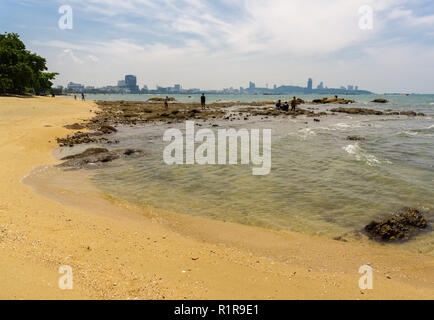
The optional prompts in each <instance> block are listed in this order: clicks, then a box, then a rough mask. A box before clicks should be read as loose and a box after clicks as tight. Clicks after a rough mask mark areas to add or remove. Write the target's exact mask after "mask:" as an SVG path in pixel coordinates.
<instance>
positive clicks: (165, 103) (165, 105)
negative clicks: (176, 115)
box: [164, 97, 169, 109]
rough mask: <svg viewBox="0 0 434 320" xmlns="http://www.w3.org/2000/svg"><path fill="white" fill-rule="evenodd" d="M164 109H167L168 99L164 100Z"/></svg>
mask: <svg viewBox="0 0 434 320" xmlns="http://www.w3.org/2000/svg"><path fill="white" fill-rule="evenodd" d="M164 108H166V109H169V97H166V98H165V99H164Z"/></svg>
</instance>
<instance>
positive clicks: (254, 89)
mask: <svg viewBox="0 0 434 320" xmlns="http://www.w3.org/2000/svg"><path fill="white" fill-rule="evenodd" d="M313 84H314V80H313V79H312V78H309V79H308V81H307V86H306V87H303V86H294V85H288V84H284V85H280V86H278V85H277V84H274V85H273V88H269V85H268V84H267V85H266V86H265V87H260V86H257V85H256V83H255V82H254V81H249V84H248V87H246V88H244V87H240V88H239V89H237V88H234V87H233V86H232V87H228V88H214V89H204V90H202V89H200V88H184V87H183V86H182V85H181V84H179V83H178V84H174V85H173V86H169V87H162V86H159V85H157V86H156V87H155V89H151V88H150V87H148V85H146V84H144V85H143V86H142V87H141V88H140V86H139V85H138V82H137V76H135V75H125V78H124V80H118V81H117V86H113V85H107V86H102V87H95V86H86V85H84V84H80V83H75V82H69V83H68V85H67V86H62V85H58V86H56V88H57V89H62V90H65V92H75V93H77V92H90V93H92V92H93V93H95V92H105V93H107V92H110V93H122V94H125V93H133V94H135V93H141V94H145V93H159V94H160V93H162V94H195V93H202V92H207V93H219V94H287V93H291V92H294V93H304V94H309V93H317V94H335V93H339V94H367V93H372V92H370V91H367V90H359V87H358V86H355V85H348V86H340V88H329V87H328V86H326V85H324V82H322V81H321V82H320V84H319V85H318V86H317V87H316V88H313Z"/></svg>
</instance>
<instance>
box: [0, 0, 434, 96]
mask: <svg viewBox="0 0 434 320" xmlns="http://www.w3.org/2000/svg"><path fill="white" fill-rule="evenodd" d="M64 4H65V3H64V2H63V1H57V0H49V1H44V2H43V3H41V2H38V1H34V0H20V1H12V0H5V1H2V2H1V3H0V21H1V22H0V31H1V32H6V31H7V32H17V33H19V34H20V35H22V39H23V40H24V41H25V43H26V44H28V48H29V49H30V50H31V51H34V52H37V53H39V54H41V55H42V56H44V57H46V58H47V63H48V67H49V70H50V71H56V72H59V73H60V75H59V76H58V77H57V80H56V82H55V83H56V84H63V85H66V84H67V82H69V81H74V82H79V83H87V84H88V85H90V86H95V87H97V86H103V85H105V84H106V83H114V84H117V81H119V79H118V78H119V76H118V75H119V74H123V73H124V72H126V73H129V74H136V75H138V76H139V77H144V78H146V79H149V81H146V82H147V83H146V84H147V85H148V86H149V87H155V86H156V85H160V86H163V87H167V86H169V85H172V84H174V83H179V82H183V85H184V86H185V87H201V89H203V90H206V89H212V88H224V87H227V86H233V87H235V88H237V87H241V86H245V83H248V82H249V81H251V79H257V82H258V85H260V86H263V87H266V84H267V83H268V84H272V85H273V84H274V83H280V84H297V85H303V86H305V81H306V80H305V79H308V78H309V77H312V78H313V79H325V80H326V81H327V83H328V86H329V87H335V88H339V87H340V86H342V85H345V86H347V84H348V83H352V82H357V84H358V86H359V87H360V88H364V89H367V90H370V91H374V92H415V93H432V92H433V90H434V89H433V88H432V83H434V3H432V2H431V1H424V0H420V1H419V0H412V1H410V0H408V1H401V0H378V1H373V0H363V1H362V0H360V1H359V0H355V1H351V3H349V2H348V1H343V0H330V1H327V2H324V1H314V0H294V1H290V2H289V1H284V0H276V1H274V2H273V6H269V5H267V2H265V1H260V0H246V1H244V0H243V1H241V0H234V1H230V2H229V1H223V0H220V1H206V0H204V1H196V0H176V1H159V2H149V1H139V0H126V1H122V2H116V1H110V0H98V1H83V0H71V1H69V2H68V5H70V7H71V8H72V10H73V27H72V26H71V27H72V29H67V30H63V29H60V28H59V26H58V20H59V18H60V17H61V14H59V8H60V6H62V5H64ZM364 6H369V7H370V8H372V11H373V19H374V20H373V26H372V28H371V29H368V30H366V29H363V28H362V29H361V28H360V25H359V22H360V19H361V17H363V11H362V14H361V13H360V9H361V8H363V7H364ZM288 17H291V19H288ZM415 57H417V59H415ZM70 79H73V80H70ZM314 87H315V86H314Z"/></svg>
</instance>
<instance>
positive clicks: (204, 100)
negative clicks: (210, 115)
mask: <svg viewBox="0 0 434 320" xmlns="http://www.w3.org/2000/svg"><path fill="white" fill-rule="evenodd" d="M200 104H201V105H202V110H205V109H206V97H205V93H202V96H201V97H200Z"/></svg>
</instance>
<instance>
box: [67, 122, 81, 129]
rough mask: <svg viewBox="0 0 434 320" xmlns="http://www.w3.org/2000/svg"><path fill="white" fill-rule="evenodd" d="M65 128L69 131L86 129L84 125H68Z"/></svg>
mask: <svg viewBox="0 0 434 320" xmlns="http://www.w3.org/2000/svg"><path fill="white" fill-rule="evenodd" d="M64 128H66V129H69V130H83V129H85V128H86V127H85V126H84V125H82V124H78V123H74V124H68V125H66V126H64Z"/></svg>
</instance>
